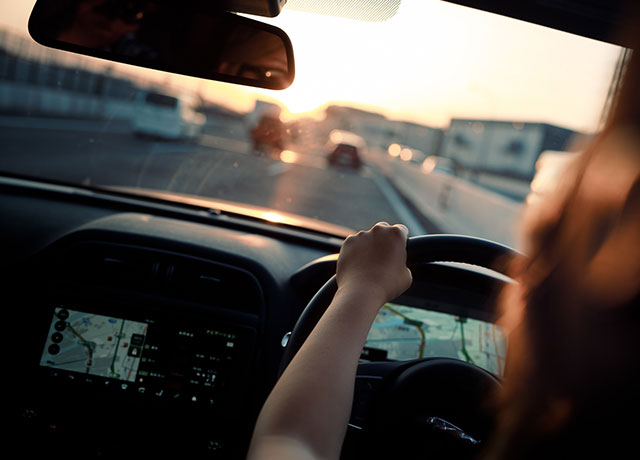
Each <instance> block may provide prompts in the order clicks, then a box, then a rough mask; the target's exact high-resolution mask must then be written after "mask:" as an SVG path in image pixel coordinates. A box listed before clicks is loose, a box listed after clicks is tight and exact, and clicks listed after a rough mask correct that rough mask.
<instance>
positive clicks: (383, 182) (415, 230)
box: [369, 168, 426, 236]
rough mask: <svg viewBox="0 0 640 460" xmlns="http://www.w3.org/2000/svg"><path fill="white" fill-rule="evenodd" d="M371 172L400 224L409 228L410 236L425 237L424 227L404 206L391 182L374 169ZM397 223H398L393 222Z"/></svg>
mask: <svg viewBox="0 0 640 460" xmlns="http://www.w3.org/2000/svg"><path fill="white" fill-rule="evenodd" d="M369 170H370V172H371V178H372V179H373V182H375V184H376V185H377V186H378V189H379V190H380V192H382V194H383V195H384V197H385V198H386V199H387V201H388V202H389V204H390V205H391V207H392V208H393V210H394V211H395V213H396V214H397V215H398V218H399V219H400V222H399V223H402V224H404V225H406V226H407V228H408V229H409V235H412V236H414V235H424V234H425V233H426V231H425V229H424V227H423V226H422V224H420V222H419V221H418V220H417V219H416V218H415V217H414V215H413V213H412V212H411V210H410V209H409V208H408V207H407V205H406V204H404V201H403V200H402V198H401V197H400V195H398V192H396V191H395V189H394V188H393V187H392V186H391V184H389V181H387V179H386V178H385V177H384V176H382V175H381V174H379V173H378V172H377V171H374V170H373V168H369ZM391 223H396V222H391Z"/></svg>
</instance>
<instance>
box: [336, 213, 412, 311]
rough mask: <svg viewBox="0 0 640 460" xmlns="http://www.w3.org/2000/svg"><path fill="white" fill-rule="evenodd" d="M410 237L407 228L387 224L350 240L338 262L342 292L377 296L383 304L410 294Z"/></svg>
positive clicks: (338, 278)
mask: <svg viewBox="0 0 640 460" xmlns="http://www.w3.org/2000/svg"><path fill="white" fill-rule="evenodd" d="M408 236H409V231H408V229H407V227H405V226H404V225H401V224H399V225H389V224H388V223H386V222H380V223H378V224H376V225H374V226H373V227H372V228H371V229H370V230H368V231H366V232H364V231H361V232H358V233H357V234H355V235H351V236H349V237H348V238H347V239H346V240H345V241H344V243H343V244H342V248H341V249H340V256H339V258H338V267H337V273H336V277H337V282H338V289H339V290H349V291H351V290H354V291H355V292H356V293H358V292H359V293H363V294H364V293H366V294H367V295H373V296H374V297H375V298H376V299H377V300H379V303H380V304H383V303H384V302H387V301H389V300H392V299H394V298H396V297H398V296H399V295H400V294H402V293H403V292H404V291H406V290H407V289H408V288H409V286H410V285H411V281H412V277H411V271H410V270H409V269H408V268H407V249H406V248H407V237H408Z"/></svg>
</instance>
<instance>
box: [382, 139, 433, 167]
mask: <svg viewBox="0 0 640 460" xmlns="http://www.w3.org/2000/svg"><path fill="white" fill-rule="evenodd" d="M387 152H388V153H389V155H390V156H392V157H393V158H399V159H400V160H402V161H406V162H407V163H409V162H411V163H416V164H421V163H422V162H423V161H424V159H425V157H426V155H425V153H424V152H422V151H421V150H418V149H414V148H412V147H409V146H406V145H401V144H391V145H390V146H389V148H388V149H387Z"/></svg>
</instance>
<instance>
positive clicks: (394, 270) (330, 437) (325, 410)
mask: <svg viewBox="0 0 640 460" xmlns="http://www.w3.org/2000/svg"><path fill="white" fill-rule="evenodd" d="M407 234H408V232H407V229H406V227H404V226H403V225H394V226H391V225H389V224H387V223H379V224H376V225H375V226H374V227H372V228H371V230H369V231H366V232H359V233H358V234H356V235H353V236H350V237H349V238H347V239H346V240H345V242H344V243H343V245H342V249H341V250H340V256H339V258H338V267H337V274H336V277H337V282H338V291H337V292H336V295H335V296H334V298H333V301H332V302H331V304H330V305H329V308H328V309H327V311H326V312H325V314H324V315H323V317H322V318H321V319H320V321H319V322H318V324H317V325H316V327H315V329H314V330H313V332H312V333H311V334H310V335H309V338H308V339H307V340H306V342H305V343H304V345H303V346H302V347H301V348H300V351H299V352H298V353H297V354H296V356H295V357H294V358H293V360H292V361H291V363H290V364H289V366H288V367H287V369H286V371H285V372H284V373H283V375H282V377H281V378H280V380H279V381H278V383H277V384H276V386H275V387H274V389H273V391H272V392H271V394H270V395H269V397H268V399H267V401H266V403H265V405H264V407H263V408H262V411H261V412H260V416H259V417H258V422H257V424H256V427H255V430H254V433H253V439H252V441H251V446H250V448H249V454H248V458H249V459H267V458H278V459H329V458H334V459H337V458H339V456H340V450H341V448H342V442H343V440H344V436H345V433H346V429H347V423H348V421H349V413H350V411H351V403H352V399H353V386H354V381H355V375H356V370H357V365H358V358H359V356H360V353H361V351H362V347H363V345H364V342H365V340H366V337H367V333H368V332H369V328H370V327H371V324H372V323H373V320H374V319H375V316H376V314H377V312H378V310H379V309H380V308H381V307H382V305H383V304H384V303H385V302H387V301H389V300H391V299H393V298H395V297H397V296H399V295H400V294H402V293H403V292H404V291H405V290H406V289H407V288H408V287H409V286H410V285H411V280H412V279H411V272H410V271H409V269H408V268H407V266H406V257H407V252H406V242H407Z"/></svg>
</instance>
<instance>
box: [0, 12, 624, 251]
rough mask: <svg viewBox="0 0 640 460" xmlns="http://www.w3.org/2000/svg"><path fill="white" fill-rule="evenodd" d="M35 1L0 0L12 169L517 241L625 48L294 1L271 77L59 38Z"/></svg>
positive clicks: (358, 223)
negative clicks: (549, 170)
mask: <svg viewBox="0 0 640 460" xmlns="http://www.w3.org/2000/svg"><path fill="white" fill-rule="evenodd" d="M92 1H93V3H96V4H100V2H101V1H102V0H92ZM104 1H106V0H104ZM33 3H34V1H33V0H29V1H25V0H10V1H8V2H3V3H2V5H0V133H1V134H0V136H1V139H2V146H3V147H2V152H1V153H0V171H4V172H5V173H12V174H18V175H22V176H28V177H35V178H40V179H53V180H56V181H62V182H68V183H72V184H81V185H83V186H88V187H100V186H110V187H125V188H126V190H128V191H130V192H133V191H135V190H154V191H162V192H170V193H172V194H181V195H189V196H198V197H205V198H211V199H216V200H223V201H228V202H232V203H240V204H248V205H252V206H259V207H263V208H265V209H266V210H268V211H270V215H272V216H274V219H273V220H275V221H278V213H292V214H296V215H300V216H304V217H308V218H312V219H317V220H319V221H324V222H330V223H333V224H337V225H340V226H343V227H346V228H348V229H361V228H368V227H370V226H371V225H372V224H374V223H375V222H378V221H381V220H385V221H388V222H392V223H396V222H402V223H404V224H406V225H407V226H408V227H409V229H410V232H411V234H422V233H429V232H442V233H463V234H468V235H474V236H480V237H486V238H490V239H492V240H496V241H500V242H502V243H506V244H511V245H515V244H516V241H515V238H514V235H515V233H516V232H515V229H516V225H517V221H518V219H519V216H520V214H521V212H522V209H523V207H524V206H525V203H526V200H527V197H528V196H530V195H531V193H532V192H531V181H532V179H533V178H534V177H535V175H536V172H537V170H536V165H539V164H540V163H541V162H540V161H538V160H539V159H540V158H541V157H544V156H545V155H546V156H547V157H548V158H552V157H563V156H564V155H565V154H568V152H574V153H575V152H578V153H579V149H580V146H581V145H583V144H584V141H585V140H587V139H589V138H590V136H592V135H593V134H594V133H596V132H597V131H598V129H599V127H600V126H601V122H602V119H603V117H604V116H605V115H606V113H605V112H604V111H603V110H604V108H605V107H606V106H607V97H608V96H607V95H608V93H609V89H610V87H611V84H612V82H613V81H614V79H613V77H614V75H615V74H616V73H615V70H616V67H618V66H620V65H622V59H621V56H624V55H623V54H622V53H621V51H622V50H621V49H620V48H617V47H615V46H612V45H607V44H604V43H600V42H596V41H593V40H589V39H585V38H580V37H576V36H571V35H569V34H566V33H562V32H557V31H553V30H550V29H546V28H543V27H539V26H535V25H531V24H527V23H523V22H520V21H515V20H511V19H508V18H501V17H498V16H496V15H489V14H486V13H482V12H478V11H473V10H470V9H468V8H462V7H459V6H456V5H451V4H446V3H445V2H438V1H425V0H404V1H403V2H402V4H401V6H400V8H399V9H398V11H397V12H396V14H395V15H394V16H393V17H391V18H390V19H387V20H386V21H381V22H364V21H357V20H353V19H345V18H334V17H329V16H320V15H312V14H308V13H303V12H299V11H289V10H287V8H285V9H284V11H283V12H282V13H281V15H280V16H279V17H277V18H274V19H267V18H256V19H258V20H262V21H264V22H269V23H271V24H274V25H277V26H278V27H281V28H282V29H283V30H285V31H286V32H287V33H288V34H289V36H290V38H291V40H292V43H293V46H294V51H295V56H296V66H297V68H296V81H295V82H294V83H293V85H292V86H291V87H290V88H289V89H287V90H284V91H270V90H259V89H255V88H245V87H241V86H237V85H232V84H227V83H219V82H210V81H205V80H200V79H195V78H188V77H181V76H176V75H170V74H164V73H162V72H157V71H145V70H142V69H137V68H135V67H132V66H126V65H122V64H114V63H109V62H107V61H102V60H98V59H93V58H88V57H83V56H79V55H73V54H70V53H66V52H60V51H55V50H51V49H46V48H44V47H42V46H40V45H37V44H36V43H34V42H33V41H32V40H31V39H30V38H29V37H28V34H27V31H26V21H27V18H28V14H29V11H30V10H31V8H32V6H33ZM545 163H549V164H552V163H553V162H551V161H547V162H545ZM548 177H553V174H551V175H548ZM555 177H561V175H558V174H556V176H555ZM165 198H167V196H166V195H165ZM496 223H499V225H497V224H496Z"/></svg>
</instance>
